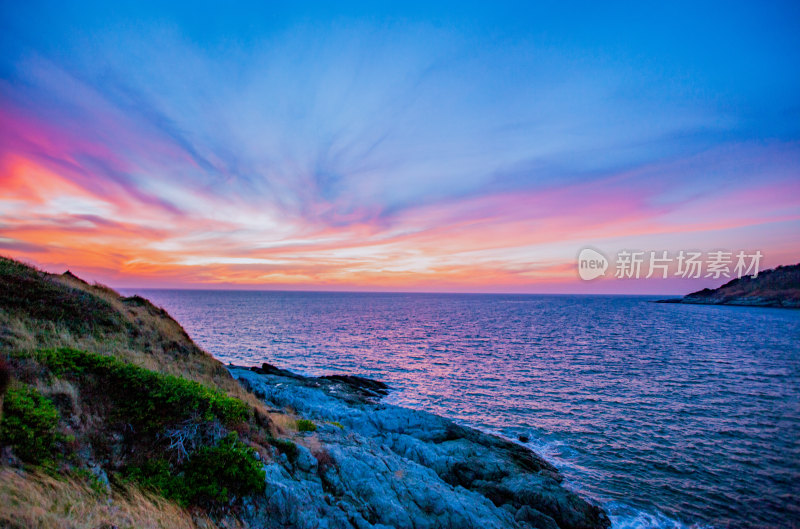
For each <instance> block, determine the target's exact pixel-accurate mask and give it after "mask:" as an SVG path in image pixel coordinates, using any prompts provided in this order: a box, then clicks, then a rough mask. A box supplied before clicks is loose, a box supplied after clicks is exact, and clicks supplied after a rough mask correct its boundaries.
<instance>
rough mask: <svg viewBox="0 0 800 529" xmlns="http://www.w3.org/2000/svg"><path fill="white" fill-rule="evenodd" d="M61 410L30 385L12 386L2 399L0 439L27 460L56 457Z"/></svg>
mask: <svg viewBox="0 0 800 529" xmlns="http://www.w3.org/2000/svg"><path fill="white" fill-rule="evenodd" d="M56 424H58V411H57V410H56V408H55V406H54V405H53V403H52V402H51V401H50V399H48V398H46V397H43V396H42V394H41V393H39V392H38V391H37V390H36V388H34V387H32V386H28V385H20V386H12V387H11V388H9V390H8V392H7V393H6V396H5V400H4V401H3V420H2V422H0V443H2V444H3V445H7V446H10V447H11V448H12V449H13V450H14V453H15V454H16V455H17V457H19V458H20V459H22V460H23V461H26V462H28V463H34V464H40V463H45V462H48V461H52V460H53V451H54V450H55V445H56V440H57V434H56V432H55V428H56Z"/></svg>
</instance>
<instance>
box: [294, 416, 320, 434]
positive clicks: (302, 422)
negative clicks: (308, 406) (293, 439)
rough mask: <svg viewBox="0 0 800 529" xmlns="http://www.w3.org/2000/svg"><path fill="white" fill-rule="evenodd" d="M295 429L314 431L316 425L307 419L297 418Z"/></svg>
mask: <svg viewBox="0 0 800 529" xmlns="http://www.w3.org/2000/svg"><path fill="white" fill-rule="evenodd" d="M297 430H298V431H300V432H316V431H317V425H316V424H314V422H313V421H309V420H308V419H298V420H297Z"/></svg>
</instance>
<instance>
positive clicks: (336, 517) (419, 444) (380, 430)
mask: <svg viewBox="0 0 800 529" xmlns="http://www.w3.org/2000/svg"><path fill="white" fill-rule="evenodd" d="M229 370H230V372H231V374H232V375H233V376H234V377H235V378H237V379H238V380H239V381H240V383H242V385H244V386H245V387H246V388H247V389H249V390H251V391H253V392H254V393H255V394H256V395H257V396H259V397H260V398H262V399H263V400H264V401H265V402H266V403H267V405H269V406H271V407H273V408H276V409H280V410H286V409H291V410H294V411H295V412H296V413H297V414H298V416H302V417H304V418H306V419H311V420H313V421H314V422H315V424H316V425H317V429H316V431H314V432H305V433H298V434H297V436H296V437H295V439H294V440H295V442H296V443H297V451H296V453H294V454H293V455H292V456H291V457H289V456H287V455H286V454H285V453H284V455H281V456H280V457H279V458H278V459H276V460H275V461H271V462H268V463H266V465H265V469H266V471H267V490H266V493H265V497H264V498H263V499H261V498H258V499H254V500H248V501H247V502H246V505H245V510H244V512H243V519H244V520H246V521H247V522H248V523H250V524H251V525H252V526H253V527H270V528H271V527H298V528H322V527H327V528H359V529H362V528H388V527H396V528H409V529H411V528H414V529H421V528H430V529H434V528H463V529H467V528H476V529H490V528H521V529H523V528H542V529H544V528H546V529H553V528H558V527H561V528H576V529H577V528H587V529H588V528H600V527H608V526H609V525H610V524H609V521H608V518H607V517H606V515H605V513H604V512H603V511H602V510H601V509H600V508H598V507H596V506H593V505H591V504H589V503H588V502H586V501H585V500H583V499H582V498H580V497H579V496H578V495H576V494H574V493H572V492H570V491H568V490H567V489H565V488H564V487H563V486H562V485H561V477H560V475H559V474H558V471H557V470H556V469H555V468H554V467H553V466H552V465H550V464H549V463H548V462H547V461H545V460H544V459H542V458H541V457H539V456H538V455H536V454H535V453H534V452H532V451H530V450H529V449H528V448H526V447H524V446H522V445H519V444H517V443H514V442H512V441H508V440H505V439H502V438H500V437H496V436H493V435H489V434H486V433H482V432H479V431H476V430H473V429H471V428H466V427H463V426H460V425H457V424H455V423H453V422H452V421H450V420H448V419H444V418H442V417H439V416H436V415H432V414H429V413H425V412H420V411H414V410H410V409H406V408H402V407H399V406H392V405H388V404H384V403H382V402H381V397H382V396H383V395H385V394H386V392H387V389H388V388H387V387H386V386H385V385H384V384H382V383H380V382H376V381H372V380H369V379H365V378H361V377H353V376H328V377H322V378H308V377H302V376H299V375H296V374H294V373H290V372H287V371H285V370H281V369H278V368H275V367H274V366H269V365H265V366H262V367H261V368H254V369H248V368H241V367H230V368H229Z"/></svg>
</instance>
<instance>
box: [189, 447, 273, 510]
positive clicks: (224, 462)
mask: <svg viewBox="0 0 800 529" xmlns="http://www.w3.org/2000/svg"><path fill="white" fill-rule="evenodd" d="M264 478H265V474H264V470H263V469H262V468H261V464H259V462H258V460H256V458H255V451H254V450H253V449H252V448H250V447H249V446H247V445H245V444H244V443H242V442H241V441H239V439H238V438H237V437H236V434H235V433H229V434H228V436H227V437H224V438H223V439H221V440H220V441H219V443H217V444H216V446H204V447H202V448H200V449H199V450H197V451H196V452H195V453H194V454H193V455H192V456H191V458H190V459H189V462H188V463H187V464H186V471H185V475H184V480H185V482H186V485H187V487H189V489H190V490H191V491H192V495H193V498H192V499H193V500H194V501H195V502H198V501H199V502H200V503H203V502H207V501H218V502H226V501H228V500H229V499H230V497H231V496H232V495H236V496H245V495H247V494H250V493H252V492H261V491H263V490H264V487H265V484H264Z"/></svg>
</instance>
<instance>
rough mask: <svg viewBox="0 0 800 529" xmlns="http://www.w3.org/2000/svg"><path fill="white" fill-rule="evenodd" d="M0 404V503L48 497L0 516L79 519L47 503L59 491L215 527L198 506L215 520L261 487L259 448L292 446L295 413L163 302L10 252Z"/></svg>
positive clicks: (264, 451)
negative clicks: (201, 341)
mask: <svg viewBox="0 0 800 529" xmlns="http://www.w3.org/2000/svg"><path fill="white" fill-rule="evenodd" d="M0 410H1V411H2V416H0V445H2V446H1V447H0V464H2V466H0V472H2V473H3V476H4V479H5V478H6V477H8V479H9V480H13V481H14V482H15V483H16V485H15V488H13V489H9V488H8V487H6V486H5V485H4V486H3V487H2V488H0V505H2V507H3V509H0V510H3V511H4V512H11V511H14V512H18V511H20V512H21V511H24V510H25V509H23V507H21V506H25V505H28V507H31V508H32V507H33V504H34V503H35V502H41V503H42V505H37V506H36V508H33V510H31V511H30V513H38V514H36V515H35V516H34V515H32V514H30V513H29V515H28V516H27V517H25V516H23V517H19V516H17V517H16V522H14V524H16V525H13V524H12V522H11V520H12V518H4V519H0V525H2V524H12V525H13V526H18V527H35V526H42V527H44V526H64V527H82V526H85V525H84V524H83V522H81V521H80V520H79V519H78V518H80V516H78V515H77V514H76V513H78V512H83V511H82V510H81V509H76V508H74V507H69V508H68V509H67V510H66V511H65V512H54V511H53V509H56V510H57V509H62V508H64V507H63V506H62V505H60V504H59V502H60V501H61V500H60V499H59V498H63V501H65V502H67V503H68V504H70V505H72V502H73V501H75V502H77V501H81V502H87V503H88V504H89V505H92V504H94V505H99V504H100V503H102V501H109V500H110V501H112V502H117V503H119V505H120V509H117V510H115V511H114V512H116V513H118V514H119V513H120V512H123V511H125V510H126V509H128V510H129V513H128V514H126V515H124V516H122V515H121V516H122V518H120V516H116V518H115V517H113V516H110V515H109V517H107V518H106V519H104V523H106V524H107V525H114V526H120V527H124V526H133V527H135V526H148V524H146V523H142V524H139V522H138V521H137V517H138V516H139V515H140V514H142V515H143V516H144V514H143V513H148V516H150V515H152V513H151V512H149V511H150V510H159V512H160V514H159V515H158V516H157V517H158V518H164V517H166V518H165V519H166V520H169V521H168V522H167V523H163V524H161V526H176V527H180V526H186V527H190V526H193V525H195V524H196V523H200V524H201V525H204V526H213V524H212V523H211V521H210V519H209V518H208V517H207V515H206V514H204V513H206V512H208V513H212V514H213V518H214V520H216V522H215V523H218V524H221V523H222V522H223V521H224V520H230V519H235V513H236V511H237V509H238V508H240V499H241V498H243V497H245V496H247V495H250V494H255V493H258V492H259V491H261V490H263V489H264V472H263V470H262V462H263V461H264V460H267V459H269V458H272V457H277V456H278V455H279V454H281V453H283V454H287V457H290V458H291V457H292V456H293V455H295V454H294V453H295V452H296V450H297V449H296V447H295V446H294V444H293V443H292V442H291V441H288V440H285V439H280V438H279V437H278V436H280V435H281V434H283V433H285V431H286V429H295V430H296V429H297V421H296V419H295V418H290V417H287V416H284V415H282V414H279V413H276V412H273V411H268V410H266V409H265V407H264V405H263V403H262V402H261V401H260V400H259V399H257V398H256V397H255V396H254V395H252V394H251V393H249V392H247V391H246V390H244V389H243V388H242V387H241V386H240V385H239V384H238V383H237V382H235V381H234V380H233V378H232V377H231V376H230V374H229V373H228V372H227V370H226V369H225V367H224V366H223V365H222V364H221V363H220V362H219V361H217V360H215V359H214V358H212V357H211V356H209V355H208V354H206V353H205V352H203V351H202V350H201V349H199V348H198V347H197V346H196V345H195V344H194V343H193V342H192V341H191V339H190V338H189V336H188V335H187V334H186V332H185V331H184V330H183V329H182V328H181V327H180V325H179V324H178V323H177V322H175V321H174V320H173V319H172V318H170V317H169V315H168V314H167V313H166V312H165V311H164V310H163V309H160V308H157V307H155V306H154V305H152V304H151V303H150V302H149V301H147V300H145V299H144V298H141V297H138V296H133V297H123V296H120V295H119V294H117V293H116V292H114V291H113V290H111V289H109V288H107V287H104V286H102V285H90V284H88V283H86V282H84V281H82V280H80V279H78V278H77V277H75V276H74V275H72V274H70V273H69V272H67V273H65V274H62V275H54V274H48V273H45V272H41V271H39V270H36V269H34V268H32V267H29V266H27V265H24V264H21V263H19V262H16V261H13V260H10V259H6V258H0ZM312 424H313V423H312ZM281 425H283V426H281ZM43 470H44V471H46V472H47V475H45V474H42V471H43ZM47 489H49V490H51V492H52V495H54V497H53V498H48V499H47V500H44V499H42V498H43V496H45V495H47V493H45V492H43V491H44V490H47ZM15 491H19V493H17V492H15ZM148 491H149V492H148ZM153 493H155V494H158V495H159V496H161V497H162V498H165V499H158V498H156V497H154V496H152V494H153ZM20 495H22V496H24V497H22V496H20ZM131 497H135V498H138V499H139V500H140V501H141V503H142V506H141V509H140V510H141V511H142V512H138V511H137V508H138V507H134V504H132V503H130V501H129V500H128V499H126V498H131ZM101 498H105V499H104V500H102V499H101ZM167 500H171V501H173V502H174V503H173V504H172V505H173V506H168V505H169V504H167V503H165V501H167ZM9 502H10V503H9ZM11 504H13V509H7V508H10V507H11V506H12V505H11ZM184 508H189V509H190V510H189V511H185V510H182V509H184ZM98 509H99V510H100V511H101V512H103V511H104V509H102V508H99V507H98ZM106 510H107V509H106ZM67 511H68V512H67ZM134 511H136V512H134ZM137 512H138V514H137ZM189 513H191V515H190V514H189ZM84 514H85V513H84ZM126 516H127V518H126ZM231 517H233V518H231ZM155 518H156V517H155V516H154V515H153V517H151V519H155ZM20 520H22V521H20ZM126 520H128V521H126ZM159 523H160V522H159ZM187 524H188V525H187ZM209 524H210V525H209ZM98 525H102V524H98V523H96V524H95V525H93V527H96V526H98ZM150 526H152V524H150Z"/></svg>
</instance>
